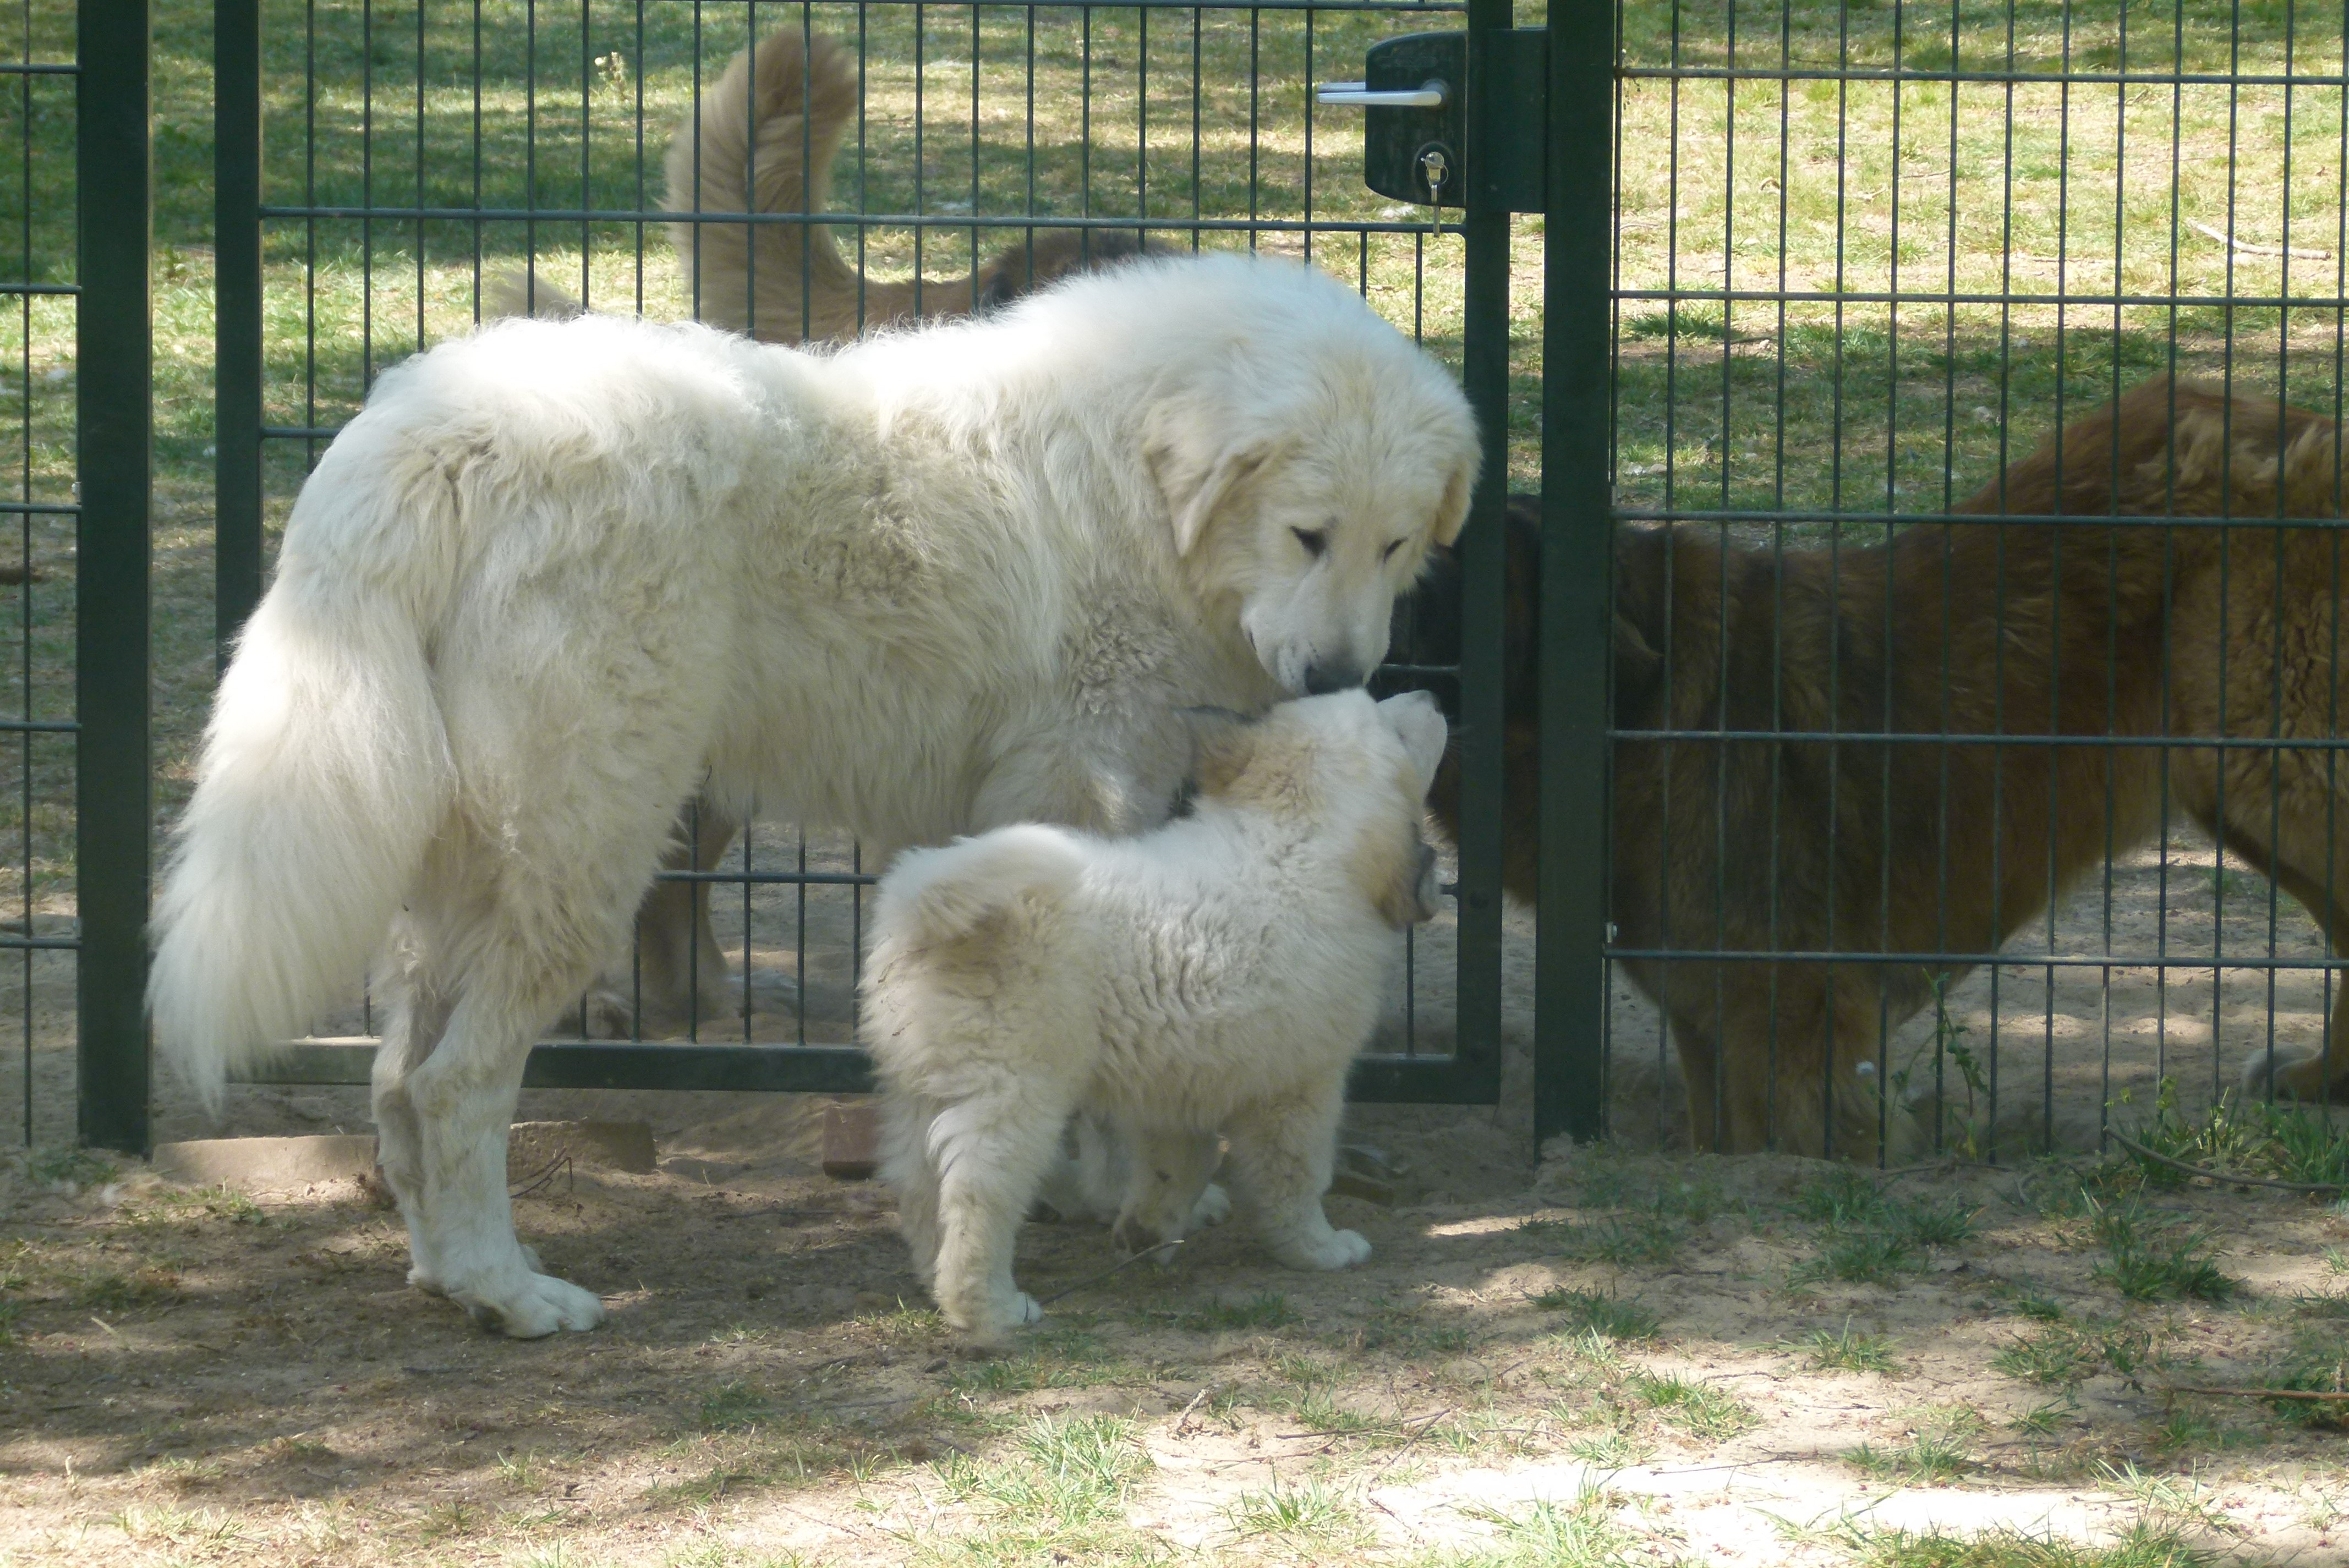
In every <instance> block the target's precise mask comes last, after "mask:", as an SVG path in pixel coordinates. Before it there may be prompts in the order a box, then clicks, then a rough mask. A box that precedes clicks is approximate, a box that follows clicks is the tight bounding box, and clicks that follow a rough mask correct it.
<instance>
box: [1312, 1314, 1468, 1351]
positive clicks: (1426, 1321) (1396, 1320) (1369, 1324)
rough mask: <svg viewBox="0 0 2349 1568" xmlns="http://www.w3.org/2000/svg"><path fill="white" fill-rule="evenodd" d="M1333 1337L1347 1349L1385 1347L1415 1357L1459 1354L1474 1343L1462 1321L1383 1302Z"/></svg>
mask: <svg viewBox="0 0 2349 1568" xmlns="http://www.w3.org/2000/svg"><path fill="white" fill-rule="evenodd" d="M1337 1338H1338V1341H1339V1342H1340V1344H1342V1346H1344V1347H1345V1348H1347V1349H1352V1350H1385V1351H1389V1352H1391V1353H1392V1354H1394V1355H1397V1356H1402V1357H1415V1358H1423V1357H1445V1356H1459V1355H1462V1354H1464V1353H1465V1352H1466V1351H1467V1350H1468V1349H1469V1348H1470V1347H1471V1346H1474V1345H1475V1343H1476V1334H1475V1329H1473V1328H1472V1327H1470V1326H1468V1325H1467V1324H1465V1323H1463V1322H1459V1321H1456V1320H1454V1321H1450V1322H1446V1321H1444V1320H1443V1319H1440V1318H1431V1317H1429V1316H1428V1315H1426V1314H1424V1313H1420V1312H1414V1311H1413V1310H1412V1309H1410V1308H1409V1307H1402V1306H1394V1305H1383V1304H1382V1305H1380V1306H1379V1307H1378V1308H1377V1309H1376V1310H1374V1311H1372V1312H1371V1315H1369V1317H1367V1318H1366V1319H1364V1320H1363V1322H1361V1324H1360V1325H1358V1326H1355V1327H1354V1328H1352V1329H1351V1330H1349V1331H1348V1332H1347V1333H1345V1334H1343V1335H1341V1336H1337Z"/></svg>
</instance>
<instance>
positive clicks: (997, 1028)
mask: <svg viewBox="0 0 2349 1568" xmlns="http://www.w3.org/2000/svg"><path fill="white" fill-rule="evenodd" d="M1443 754H1444V717H1443V715H1442V713H1441V712H1439V711H1438V710H1437V708H1436V707H1435V704H1434V702H1433V700H1432V699H1431V698H1429V697H1428V696H1426V694H1424V693H1412V694H1408V695H1406V696H1397V697H1391V698H1389V699H1388V700H1387V701H1385V702H1383V703H1373V702H1372V701H1371V698H1370V697H1369V696H1366V695H1364V694H1362V693H1361V692H1359V691H1355V692H1348V693H1343V694H1338V695H1333V696H1318V697H1309V698H1307V699H1304V700H1302V701H1299V702H1292V703H1288V704H1284V705H1282V706H1281V707H1278V708H1275V709H1274V710H1273V711H1272V713H1271V714H1270V715H1269V716H1268V717H1266V718H1264V719H1263V720H1261V721H1259V722H1257V723H1256V724H1253V725H1247V726H1245V727H1237V728H1234V729H1232V730H1229V731H1228V732H1226V733H1224V734H1220V735H1217V736H1214V737H1212V738H1208V739H1207V740H1206V743H1205V744H1204V745H1203V747H1202V750H1201V756H1200V758H1199V765H1198V794H1197V798H1196V801H1195V807H1194V810H1193V812H1192V815H1190V816H1189V817H1187V818H1184V819H1181V820H1176V821H1174V822H1170V823H1168V824H1167V825H1166V826H1165V827H1163V828H1161V829H1159V830H1156V831H1155V832H1152V833H1148V834H1144V835H1142V836H1140V837H1136V838H1130V839H1104V838H1100V837H1097V836H1094V835H1091V834H1086V833H1080V832H1072V831H1070V830H1064V829H1060V828H1050V827H1042V826H1033V825H1029V826H1019V827H1010V828H1001V829H998V830H995V831H994V832H991V833H988V834H984V835H982V836H980V837H978V838H975V839H968V840H965V841H962V842H960V843H957V844H955V845H952V846H950V847H948V848H946V849H940V850H924V851H915V852H912V853H909V854H907V855H905V857H903V858H902V859H901V860H899V861H898V862H897V863H896V865H895V867H894V868H892V869H891V871H890V872H889V874H888V875H886V876H885V877H884V878H883V879H882V880H881V884H880V888H879V890H878V898H877V900H876V904H875V911H874V934H875V943H874V952H873V962H872V964H871V966H870V967H869V968H868V970H867V972H866V974H867V978H866V982H865V993H864V999H865V1024H864V1034H865V1039H866V1042H867V1044H868V1046H869V1047H870V1048H871V1050H872V1052H873V1057H874V1063H875V1064H876V1066H877V1068H878V1069H879V1073H880V1077H881V1080H882V1083H883V1085H884V1088H885V1094H886V1097H887V1098H886V1099H885V1109H884V1134H883V1138H884V1147H883V1161H884V1164H883V1169H884V1171H885V1174H886V1175H887V1177H888V1178H889V1180H890V1181H891V1183H892V1184H893V1185H894V1186H895V1188H896V1190H897V1199H898V1212H899V1215H900V1222H901V1224H902V1226H903V1228H904V1230H905V1238H906V1241H907V1243H908V1244H909V1245H910V1247H911V1248H912V1250H913V1254H914V1262H915V1266H916V1269H917V1270H919V1272H920V1273H921V1274H922V1275H923V1277H924V1279H925V1280H926V1282H927V1283H928V1284H930V1286H931V1289H932V1291H933V1294H934V1295H936V1299H937V1302H938V1305H939V1307H940V1309H941V1310H942V1311H943V1312H944V1313H945V1315H946V1318H947V1322H948V1323H949V1324H950V1325H951V1326H953V1327H954V1328H955V1329H956V1330H957V1332H958V1333H960V1334H961V1335H962V1336H965V1337H966V1338H967V1339H968V1340H969V1341H971V1342H973V1343H976V1344H981V1345H985V1344H991V1343H993V1342H994V1341H996V1340H997V1339H998V1338H999V1337H1000V1336H1001V1335H1002V1333H1003V1331H1004V1330H1005V1329H1007V1328H1009V1327H1010V1326H1014V1325H1017V1324H1019V1323H1024V1322H1030V1321H1032V1320H1034V1319H1035V1318H1036V1317H1038V1316H1040V1309H1039V1308H1038V1306H1037V1305H1036V1303H1035V1301H1034V1300H1033V1299H1032V1298H1030V1297H1029V1296H1028V1295H1024V1294H1022V1293H1021V1292H1020V1291H1019V1288H1018V1286H1017V1285H1016V1284H1013V1282H1012V1277H1011V1251H1012V1238H1013V1235H1014V1233H1015V1232H1016V1231H1017V1229H1018V1227H1019V1222H1020V1220H1021V1218H1022V1217H1023V1216H1024V1215H1025V1214H1026V1212H1027V1211H1028V1207H1029V1205H1030V1202H1032V1201H1033V1199H1034V1197H1035V1195H1036V1191H1037V1187H1038V1184H1039V1183H1040V1181H1041V1180H1042V1178H1043V1175H1044V1172H1045V1171H1046V1169H1047V1167H1048V1166H1049V1165H1050V1163H1051V1161H1052V1159H1053V1156H1054V1154H1055V1152H1056V1150H1057V1149H1058V1145H1059V1140H1060V1137H1061V1126H1062V1124H1063V1123H1064V1122H1065V1121H1066V1120H1067V1119H1068V1118H1069V1116H1070V1114H1071V1112H1073V1111H1083V1112H1086V1113H1088V1114H1090V1115H1092V1116H1096V1117H1099V1118H1101V1119H1103V1120H1105V1121H1106V1122H1108V1123H1109V1124H1110V1125H1111V1126H1112V1127H1113V1128H1114V1129H1116V1130H1117V1131H1118V1132H1119V1133H1120V1134H1121V1135H1122V1136H1123V1139H1124V1140H1127V1142H1128V1144H1129V1146H1130V1147H1131V1148H1133V1150H1137V1151H1141V1152H1143V1153H1145V1154H1149V1155H1151V1156H1152V1157H1150V1158H1143V1159H1139V1160H1137V1161H1136V1163H1135V1166H1134V1171H1133V1174H1134V1184H1133V1187H1132V1188H1131V1189H1129V1191H1128V1192H1127V1194H1126V1201H1125V1205H1124V1211H1125V1212H1124V1219H1123V1222H1122V1228H1123V1231H1124V1233H1125V1235H1126V1238H1127V1239H1128V1241H1129V1242H1132V1243H1142V1244H1150V1243H1155V1242H1160V1241H1164V1240H1169V1239H1173V1238H1176V1237H1179V1236H1181V1235H1182V1234H1183V1233H1184V1229H1185V1225H1186V1223H1187V1220H1188V1215H1189V1213H1190V1210H1191V1205H1192V1202H1193V1200H1194V1198H1195V1196H1196V1195H1197V1193H1198V1191H1199V1190H1200V1188H1201V1186H1203V1185H1204V1184H1205V1182H1206V1179H1207V1177H1208V1175H1209V1174H1210V1171H1208V1170H1207V1169H1206V1168H1205V1165H1204V1164H1203V1163H1199V1162H1197V1161H1195V1160H1194V1161H1186V1160H1185V1157H1184V1156H1185V1151H1197V1150H1202V1149H1203V1148H1204V1149H1208V1150H1212V1148H1213V1141H1212V1135H1213V1134H1215V1133H1216V1132H1218V1131H1221V1132H1223V1133H1224V1134H1226V1136H1227V1137H1228V1138H1229V1140H1230V1143H1231V1152H1230V1157H1229V1164H1228V1166H1227V1180H1228V1182H1229V1184H1230V1186H1231V1188H1232V1194H1233V1198H1234V1200H1235V1202H1236V1204H1237V1212H1238V1213H1239V1214H1240V1215H1242V1216H1244V1217H1245V1218H1246V1219H1247V1220H1248V1221H1249V1222H1251V1223H1252V1224H1253V1225H1254V1226H1255V1228H1256V1229H1257V1233H1258V1234H1259V1235H1260V1236H1261V1237H1262V1239H1263V1241H1264V1243H1265V1245H1266V1246H1267V1248H1268V1250H1269V1251H1270V1252H1271V1253H1272V1254H1273V1256H1274V1257H1275V1258H1277V1259H1278V1260H1279V1261H1280V1262H1282V1263H1284V1264H1288V1265H1290V1266H1292V1267H1296V1268H1320V1269H1330V1268H1343V1267H1346V1266H1347V1265H1349V1264H1357V1263H1360V1262H1361V1261H1362V1260H1363V1259H1364V1258H1366V1257H1368V1256H1369V1255H1370V1250H1371V1249H1370V1244H1369V1243H1367V1242H1365V1241H1363V1239H1362V1238H1361V1236H1360V1235H1358V1234H1356V1233H1353V1232H1351V1231H1337V1230H1332V1229H1331V1228H1330V1222H1329V1220H1328V1219H1327V1217H1326V1216H1325V1215H1324V1214H1323V1213H1322V1210H1321V1194H1322V1192H1323V1191H1324V1190H1325V1189H1327V1188H1328V1186H1329V1184H1330V1165H1331V1160H1332V1158H1333V1155H1334V1150H1335V1146H1336V1140H1337V1132H1338V1119H1339V1115H1340V1110H1341V1109H1343V1103H1344V1098H1345V1085H1346V1072H1347V1068H1348V1066H1349V1064H1350V1063H1351V1062H1352V1060H1353V1058H1354V1055H1355V1053H1356V1052H1357V1051H1358V1050H1360V1049H1361V1045H1362V1042H1363V1041H1364V1040H1365V1039H1366V1038H1368V1037H1369V1036H1370V1033H1371V1027H1372V1026H1373V1025H1374V1024H1375V1022H1376V1020H1377V1012H1378V1006H1379V1002H1380V998H1381V994H1382V993H1381V980H1382V977H1383V976H1384V975H1387V974H1388V973H1390V972H1391V971H1392V966H1393V965H1394V963H1395V960H1396V956H1397V951H1398V949H1399V948H1400V946H1401V944H1402V936H1401V933H1402V930H1403V929H1404V928H1406V927H1407V926H1409V925H1410V924H1411V923H1412V922H1413V921H1414V920H1417V919H1420V918H1423V916H1424V915H1425V914H1426V913H1431V909H1430V905H1431V904H1432V902H1433V887H1432V885H1431V877H1432V867H1433V856H1432V855H1431V854H1430V853H1429V852H1428V851H1427V849H1426V846H1425V843H1424V841H1423V839H1422V838H1421V836H1420V832H1419V824H1420V820H1421V814H1422V810H1423V800H1424V799H1425V796H1426V792H1427V787H1428V785H1429V783H1430V781H1431V780H1433V778H1434V776H1435V768H1436V764H1437V763H1438V762H1439V761H1440V760H1441V759H1442V757H1443Z"/></svg>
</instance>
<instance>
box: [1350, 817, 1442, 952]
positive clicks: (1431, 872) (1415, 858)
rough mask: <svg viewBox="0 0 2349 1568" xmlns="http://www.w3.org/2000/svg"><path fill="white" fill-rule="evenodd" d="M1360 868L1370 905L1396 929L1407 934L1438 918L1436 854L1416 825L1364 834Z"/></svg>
mask: <svg viewBox="0 0 2349 1568" xmlns="http://www.w3.org/2000/svg"><path fill="white" fill-rule="evenodd" d="M1358 869H1359V870H1360V871H1361V876H1362V891H1363V892H1367V893H1369V894H1370V896H1371V907H1372V908H1374V909H1376V910H1377V911H1378V912H1379V918H1380V919H1381V920H1383V921H1385V922H1386V923H1388V924H1389V925H1391V926H1392V927H1394V929H1395V930H1397V931H1408V930H1410V929H1411V928H1412V927H1413V926H1414V925H1417V924H1418V923H1420V922H1421V921H1423V920H1433V919H1434V918H1435V915H1436V913H1437V909H1438V905H1437V903H1436V901H1437V899H1438V898H1440V897H1441V896H1442V892H1441V890H1440V889H1439V888H1438V886H1437V884H1436V881H1435V851H1434V850H1433V848H1432V847H1430V846H1429V844H1428V841H1427V840H1426V838H1425V837H1424V836H1423V834H1422V833H1421V832H1420V830H1419V827H1418V824H1417V823H1412V824H1409V825H1405V826H1401V827H1400V828H1397V827H1382V828H1380V829H1374V830H1371V832H1370V833H1368V834H1367V835H1365V839H1364V844H1363V852H1362V860H1361V866H1360V867H1359V868H1358Z"/></svg>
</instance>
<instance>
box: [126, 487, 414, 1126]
mask: <svg viewBox="0 0 2349 1568" xmlns="http://www.w3.org/2000/svg"><path fill="white" fill-rule="evenodd" d="M314 483H315V481H314ZM307 564H308V565H309V567H310V568H311V569H310V570H307V571H301V572H295V571H293V570H291V569H290V568H289V569H288V570H287V571H286V572H285V574H282V575H281V577H280V579H279V581H278V583H276V585H275V586H274V588H273V589H272V590H271V591H270V593H269V594H268V596H267V597H266V598H264V600H263V602H262V604H261V607H260V608H259V609H258V610H256V611H255V612H254V616H253V619H252V620H251V621H250V622H249V623H248V624H247V625H246V628H245V632H244V636H243V642H242V643H241V644H240V645H239V647H238V650H237V655H236V659H235V662H234V663H233V665H230V666H229V670H228V674H227V675H226V676H224V677H223V678H222V683H221V689H220V695H219V697H218V698H217V700H216V701H215V702H214V704H213V707H212V723H211V724H210V726H209V727H207V729H206V731H205V736H204V749H203V759H202V764H201V766H200V768H199V769H198V773H197V780H198V781H197V784H196V791H195V796H194V798H193V799H191V801H190V802H189V804H188V809H187V810H186V812H185V813H184V814H183V815H182V816H181V820H180V825H179V828H178V830H177V833H176V839H177V845H176V848H175V850H174V852H173V855H172V858H171V867H170V870H169V871H168V872H166V874H165V877H164V882H163V889H162V892H161V895H160V898H159V899H158V900H157V903H156V911H155V931H156V935H157V939H158V940H157V946H156V952H155V965H154V969H153V972H152V974H151V975H150V979H149V982H148V987H147V1005H148V1009H149V1011H150V1014H151V1015H152V1016H153V1018H154V1024H155V1032H156V1037H157V1039H158V1042H159V1044H160V1046H161V1047H162V1048H163V1050H164V1052H165V1053H166V1055H167V1056H168V1057H171V1059H172V1060H174V1061H175V1062H176V1063H177V1065H178V1067H179V1068H180V1070H181V1072H182V1073H184V1074H185V1075H186V1077H187V1078H188V1079H189V1081H190V1083H191V1085H192V1086H193V1087H194V1088H196V1089H197V1090H198V1091H199V1092H200V1093H201V1094H202V1095H203V1097H204V1098H205V1099H206V1101H207V1103H217V1100H218V1097H219V1092H220V1087H221V1084H222V1081H223V1080H224V1078H225V1077H226V1075H227V1073H228V1072H229V1071H230V1070H231V1069H232V1068H238V1067H241V1066H243V1065H244V1064H245V1063H247V1062H249V1061H251V1060H253V1059H254V1058H255V1057H260V1056H262V1055H264V1054H265V1053H266V1052H267V1051H268V1050H269V1049H270V1048H271V1047H273V1046H274V1045H276V1044H277V1043H279V1042H281V1041H283V1040H285V1039H286V1038H288V1037H290V1036H292V1035H294V1034H295V1033H296V1032H298V1031H299V1030H300V1029H302V1028H303V1027H304V1026H305V1025H307V1024H308V1023H309V1022H310V1020H311V1019H312V1018H314V1017H315V1016H316V1014H317V1012H318V1010H319V1009H320V1008H321V1007H323V1006H326V1005H327V1004H328V1003H330V1002H331V1001H332V1000H333V999H334V996H335V994H336V992H337V990H339V989H341V988H345V987H348V986H351V985H354V984H355V983H356V982H357V981H358V980H359V979H360V978H361V976H362V974H363V971H364V969H365V966H366V965H367V962H368V960H369V959H370V958H371V957H373V956H374V954H375V953H376V951H377V950H378V947H379V946H380V945H381V944H382V942H383V939H384V936H385V934H386V931H387V930H388V927H389V925H390V923H391V919H392V916H393V915H394V914H395V913H398V908H399V904H400V901H401V899H402V898H403V897H404V896H405V895H406V894H407V893H408V892H409V887H410V885H411V884H412V883H413V882H414V881H415V880H416V876H417V873H418V871H419V868H420V866H421V863H422V861H423V857H424V852H425V849H426V846H427V845H428V843H429V841H430V839H431V836H432V834H433V832H434V830H435V829H436V828H437V827H438V826H439V825H440V820H441V819H442V817H443V816H444V815H445V813H446V811H447V810H448V807H449V803H450V795H451V776H450V766H449V761H448V747H447V743H446V738H445V734H444V731H443V729H442V727H441V721H440V707H439V705H438V704H437V703H436V702H435V700H434V698H433V694H432V684H431V676H430V673H429V670H428V668H427V666H426V663H425V653H424V642H423V634H422V632H421V630H420V629H419V625H418V621H417V617H416V614H415V613H414V611H413V609H412V608H411V607H410V606H409V605H407V604H404V603H401V602H400V599H399V595H398V594H397V593H393V592H390V591H387V590H384V589H381V588H379V587H371V586H370V585H369V584H367V583H365V582H364V581H363V580H357V578H358V577H359V574H352V575H344V574H343V573H342V572H341V570H340V569H341V568H342V567H343V566H344V564H345V563H343V562H310V563H307ZM321 565H325V566H326V567H327V568H328V569H327V570H318V567H320V566H321Z"/></svg>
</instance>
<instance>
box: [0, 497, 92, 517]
mask: <svg viewBox="0 0 2349 1568" xmlns="http://www.w3.org/2000/svg"><path fill="white" fill-rule="evenodd" d="M0 515H6V516H14V517H26V516H30V517H79V516H80V515H81V506H80V504H79V503H78V502H76V501H67V500H0Z"/></svg>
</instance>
